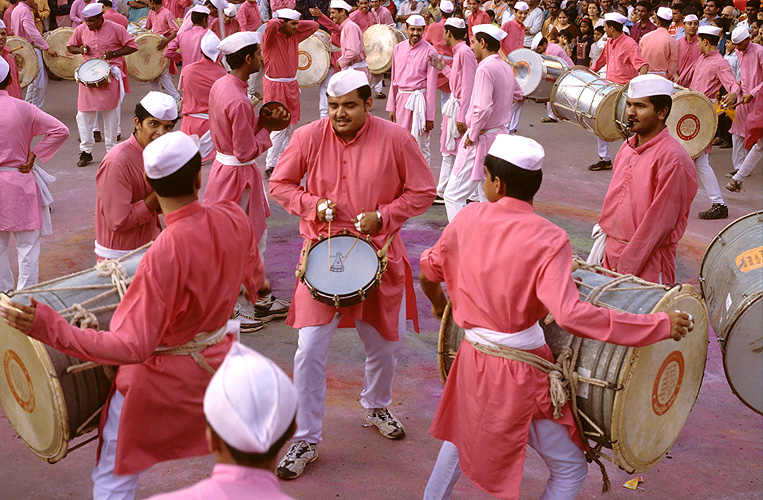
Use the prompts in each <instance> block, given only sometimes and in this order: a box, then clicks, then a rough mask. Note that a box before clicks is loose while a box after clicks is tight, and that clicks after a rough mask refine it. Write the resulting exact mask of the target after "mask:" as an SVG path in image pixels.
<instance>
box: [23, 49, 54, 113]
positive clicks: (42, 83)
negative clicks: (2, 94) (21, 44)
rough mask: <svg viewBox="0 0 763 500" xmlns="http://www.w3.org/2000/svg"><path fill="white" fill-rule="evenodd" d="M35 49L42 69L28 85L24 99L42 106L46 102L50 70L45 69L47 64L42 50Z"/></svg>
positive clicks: (39, 106)
mask: <svg viewBox="0 0 763 500" xmlns="http://www.w3.org/2000/svg"><path fill="white" fill-rule="evenodd" d="M34 51H35V53H36V54H37V63H38V64H39V68H40V71H39V72H38V73H37V77H36V78H35V79H34V81H33V82H32V83H30V84H29V86H27V88H26V97H25V98H24V100H25V101H26V102H28V103H29V104H33V105H35V106H37V107H38V108H42V105H43V103H44V102H45V92H46V91H47V89H48V72H47V71H46V70H45V64H44V62H43V60H42V51H41V50H40V49H37V48H35V49H34Z"/></svg>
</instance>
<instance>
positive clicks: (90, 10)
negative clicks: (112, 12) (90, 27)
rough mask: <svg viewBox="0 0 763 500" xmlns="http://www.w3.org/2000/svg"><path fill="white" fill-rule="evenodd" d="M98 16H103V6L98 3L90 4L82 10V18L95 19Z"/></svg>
mask: <svg viewBox="0 0 763 500" xmlns="http://www.w3.org/2000/svg"><path fill="white" fill-rule="evenodd" d="M98 14H103V5H101V4H99V3H98V2H90V3H89V4H87V5H86V6H85V8H84V9H82V17H83V18H85V17H95V16H97V15H98Z"/></svg>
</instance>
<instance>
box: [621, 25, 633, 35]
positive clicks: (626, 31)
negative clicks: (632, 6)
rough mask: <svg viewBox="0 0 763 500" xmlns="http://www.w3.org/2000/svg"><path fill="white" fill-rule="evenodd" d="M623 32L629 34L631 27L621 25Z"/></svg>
mask: <svg viewBox="0 0 763 500" xmlns="http://www.w3.org/2000/svg"><path fill="white" fill-rule="evenodd" d="M623 33H625V34H626V35H630V34H631V29H630V28H629V27H627V26H623Z"/></svg>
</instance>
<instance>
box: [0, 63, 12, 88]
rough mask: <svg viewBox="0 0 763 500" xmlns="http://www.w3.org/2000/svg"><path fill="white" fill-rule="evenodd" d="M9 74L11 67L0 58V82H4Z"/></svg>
mask: <svg viewBox="0 0 763 500" xmlns="http://www.w3.org/2000/svg"><path fill="white" fill-rule="evenodd" d="M10 72H11V67H10V66H9V65H8V63H7V62H6V61H5V59H3V58H2V57H0V82H2V81H3V80H5V79H6V78H7V77H8V73H10Z"/></svg>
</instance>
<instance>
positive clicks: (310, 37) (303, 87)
mask: <svg viewBox="0 0 763 500" xmlns="http://www.w3.org/2000/svg"><path fill="white" fill-rule="evenodd" d="M314 35H315V33H313V34H312V35H310V36H309V37H307V38H305V39H304V40H302V41H301V42H299V45H302V43H304V42H306V41H308V40H310V39H313V40H317V41H318V43H320V45H321V46H323V48H324V49H326V54H327V55H328V64H327V65H326V70H325V71H324V72H323V74H322V75H321V76H320V78H318V79H317V80H316V81H315V83H311V84H309V85H307V84H305V85H302V84H300V85H299V87H300V88H302V89H310V88H313V87H317V86H318V85H320V84H321V83H322V82H323V80H324V79H325V78H326V76H328V74H329V70H330V69H331V66H332V64H331V52H330V51H329V49H328V47H326V44H325V43H324V41H323V40H321V39H320V38H318V37H317V36H314ZM300 52H308V51H306V50H305V51H303V50H300V49H299V46H297V56H298V57H299V53H300ZM300 71H304V70H300V69H299V59H297V83H298V84H299V73H300Z"/></svg>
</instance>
